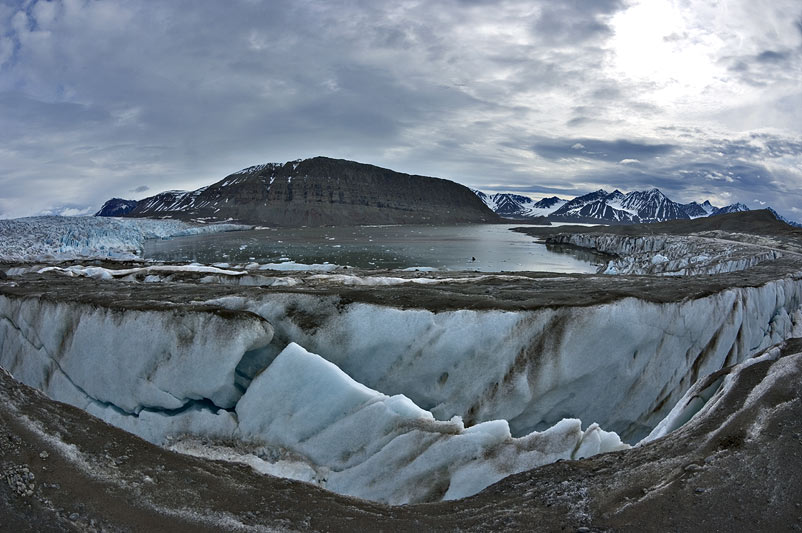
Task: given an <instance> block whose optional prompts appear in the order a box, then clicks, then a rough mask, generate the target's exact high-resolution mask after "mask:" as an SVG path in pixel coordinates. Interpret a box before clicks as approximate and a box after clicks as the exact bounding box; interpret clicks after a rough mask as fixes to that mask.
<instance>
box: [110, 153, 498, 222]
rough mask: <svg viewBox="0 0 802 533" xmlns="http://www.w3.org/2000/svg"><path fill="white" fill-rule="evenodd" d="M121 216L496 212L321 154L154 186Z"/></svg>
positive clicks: (396, 217) (297, 218)
mask: <svg viewBox="0 0 802 533" xmlns="http://www.w3.org/2000/svg"><path fill="white" fill-rule="evenodd" d="M104 207H105V206H104ZM102 211H103V209H101V211H99V212H98V214H99V215H101V216H103V214H102ZM122 216H127V217H144V218H175V219H179V220H195V221H200V222H222V221H237V222H242V223H248V224H258V225H269V226H327V225H354V224H409V223H417V224H444V223H463V222H465V223H470V222H498V221H499V220H500V219H499V216H498V215H496V214H495V213H494V212H493V211H492V210H490V209H489V208H487V207H486V205H485V204H484V203H483V202H482V201H481V200H480V199H479V198H477V196H476V195H475V194H473V193H472V192H471V190H470V189H468V188H467V187H465V186H464V185H460V184H458V183H455V182H453V181H450V180H445V179H441V178H433V177H427V176H419V175H412V174H405V173H401V172H396V171H393V170H390V169H385V168H381V167H377V166H374V165H368V164H364V163H357V162H354V161H347V160H344V159H332V158H328V157H322V156H318V157H313V158H310V159H299V160H295V161H288V162H286V163H266V164H261V165H255V166H252V167H247V168H244V169H242V170H240V171H237V172H234V173H233V174H229V175H228V176H226V177H224V178H223V179H222V180H219V181H217V182H215V183H212V184H211V185H207V186H204V187H200V188H199V189H195V190H194V191H165V192H161V193H159V194H156V195H153V196H150V197H147V198H144V199H142V200H139V201H138V202H136V205H135V206H134V207H133V208H132V209H131V210H130V211H128V212H127V213H124V214H123V215H122Z"/></svg>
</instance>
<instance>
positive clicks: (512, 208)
mask: <svg viewBox="0 0 802 533" xmlns="http://www.w3.org/2000/svg"><path fill="white" fill-rule="evenodd" d="M473 192H474V193H475V194H476V195H477V196H478V197H479V198H480V199H481V200H482V201H483V202H484V203H485V205H487V206H488V207H489V208H490V209H492V210H493V211H494V212H495V213H497V214H498V215H500V216H502V217H504V218H513V219H520V220H527V219H534V218H536V217H546V218H548V220H550V221H554V222H581V223H595V224H599V223H601V224H641V223H651V222H665V221H667V220H682V219H685V220H689V219H694V218H701V217H709V216H714V215H721V214H724V213H736V212H739V211H749V208H748V207H747V206H745V205H744V204H741V203H736V204H731V205H727V206H724V207H716V206H714V205H712V204H711V203H710V202H709V201H705V202H702V203H698V202H691V203H689V204H680V203H677V202H674V201H672V200H671V199H670V198H668V197H667V196H666V195H665V194H663V193H662V192H660V190H659V189H649V190H648V191H632V192H630V193H626V194H624V193H622V192H621V191H619V190H617V189H616V190H615V191H613V192H607V191H605V190H604V189H599V190H598V191H595V192H592V193H589V194H584V195H582V196H577V197H576V198H574V199H572V200H565V199H562V198H558V197H557V196H552V197H551V198H544V199H542V200H539V201H535V200H532V199H531V198H529V197H528V196H522V195H519V194H505V193H499V194H486V193H483V192H481V191H477V190H474V191H473ZM769 211H771V212H772V214H774V216H775V217H777V219H778V220H781V221H783V222H786V223H788V224H790V225H792V226H796V227H802V224H799V223H797V222H793V221H790V220H788V219H786V218H784V217H782V216H780V215H779V214H778V213H777V212H776V211H774V210H773V209H771V208H769Z"/></svg>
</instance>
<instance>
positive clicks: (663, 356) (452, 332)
mask: <svg viewBox="0 0 802 533" xmlns="http://www.w3.org/2000/svg"><path fill="white" fill-rule="evenodd" d="M47 268H51V267H47ZM150 268H151V267H144V270H142V269H139V270H142V271H139V272H138V275H140V276H142V275H145V274H147V275H148V276H150V275H156V274H169V268H172V267H168V271H167V272H158V271H157V270H149V269H150ZM195 268H196V267H192V268H189V270H188V271H189V272H192V270H193V269H195ZM206 268H213V269H218V270H220V271H221V272H220V273H218V274H215V275H216V276H221V277H227V278H231V279H240V278H241V277H242V275H239V271H232V273H231V274H229V273H228V272H227V270H226V269H222V268H219V267H202V268H198V270H201V272H198V275H206V274H207V272H204V270H205V269H206ZM134 270H137V269H134ZM69 272H70V270H69V268H67V269H60V270H59V269H53V270H51V271H50V272H45V273H44V274H45V275H47V274H51V275H56V274H57V273H60V274H61V275H67V274H68V273H69ZM185 272H186V271H185ZM177 273H181V269H178V270H177ZM306 276H307V277H310V278H311V277H315V278H316V277H318V276H331V275H329V274H326V275H321V274H311V275H306ZM112 278H113V279H115V280H114V281H102V278H101V281H100V283H106V284H110V285H108V286H107V287H106V288H105V289H104V290H106V291H108V290H111V289H112V288H113V287H114V286H116V284H120V283H123V284H126V283H129V282H124V281H119V278H116V277H115V276H112ZM73 279H74V281H72V282H71V283H88V282H90V281H81V280H80V278H73ZM277 279H281V278H277ZM292 279H296V280H298V283H306V282H305V279H306V278H304V277H300V278H292ZM519 281H520V280H519ZM322 283H327V281H322ZM173 285H175V284H173ZM125 286H127V287H130V285H125ZM335 286H336V285H335ZM234 290H236V291H239V290H240V289H234ZM242 290H245V291H247V290H248V289H247V288H244V289H242ZM197 294H198V295H202V294H203V292H198V293H197ZM84 300H85V299H84V298H78V299H77V300H76V301H61V300H60V299H59V298H58V297H55V298H54V297H53V296H48V295H38V296H24V297H23V296H19V295H16V294H14V293H13V291H11V292H8V293H6V294H4V295H2V296H1V297H0V366H3V367H4V368H6V369H8V370H10V371H11V372H12V373H13V374H14V375H15V377H16V378H17V379H19V380H20V381H22V382H24V383H26V384H28V385H31V386H34V387H36V388H38V389H40V390H42V391H44V392H45V393H46V394H48V395H49V396H50V397H52V398H54V399H56V400H59V401H64V402H67V403H71V404H73V405H76V406H78V407H81V408H83V409H85V410H86V411H88V412H89V413H91V414H93V415H95V416H98V417H99V418H101V419H103V420H106V421H107V422H109V423H112V424H114V425H117V426H118V427H121V428H123V429H126V430H127V431H130V432H132V433H134V434H137V435H139V436H141V437H143V438H145V439H147V440H149V441H151V442H154V443H157V444H161V445H166V446H172V447H174V449H178V450H182V449H185V450H191V448H192V445H191V444H190V443H191V442H192V439H193V438H194V439H198V438H200V439H206V440H207V441H208V442H210V443H212V444H213V445H215V446H217V453H218V455H220V454H222V455H224V456H226V457H234V458H238V459H236V460H240V461H241V462H244V463H246V464H251V465H254V467H255V468H257V467H258V469H260V471H266V472H271V473H279V474H282V475H289V476H291V477H292V476H295V477H298V478H300V479H303V480H306V481H309V482H313V483H317V484H319V485H322V486H324V487H326V488H328V489H330V490H334V491H337V492H340V493H343V494H349V495H353V496H358V497H361V498H368V499H375V500H379V501H384V502H389V503H408V502H417V501H433V500H437V499H443V498H459V497H463V496H467V495H469V494H473V493H475V492H477V491H479V490H481V489H482V488H484V487H486V486H487V485H489V484H491V483H493V482H495V481H497V480H499V479H501V478H503V477H505V476H507V475H509V474H512V473H514V472H518V471H522V470H526V469H529V468H533V467H535V466H538V465H540V464H545V463H547V462H553V461H555V460H557V459H570V458H578V457H581V456H589V455H592V454H595V453H599V452H604V451H610V450H614V449H620V448H623V447H625V446H626V443H630V444H634V443H637V442H638V441H639V440H641V439H642V438H643V437H646V436H647V435H649V434H650V433H651V432H653V430H654V428H655V427H659V424H660V422H661V420H663V419H665V418H666V416H668V415H671V410H672V408H674V406H675V405H677V404H678V402H679V401H680V400H681V399H682V398H683V395H684V394H686V391H687V390H688V389H689V388H690V387H691V386H692V384H693V383H694V382H696V381H697V380H698V379H699V378H700V377H703V376H705V375H707V374H710V373H713V372H716V371H718V370H719V369H720V368H723V367H726V366H730V365H733V364H738V363H741V362H743V361H746V360H748V359H749V357H751V356H752V355H755V354H756V353H759V352H760V351H761V350H764V349H765V348H766V347H768V346H771V345H773V344H776V343H778V342H781V341H782V340H784V339H786V338H788V337H791V336H799V335H802V326H801V325H802V310H801V307H802V304H801V302H802V274H794V275H787V276H785V277H783V278H781V279H777V280H773V281H770V282H767V283H764V284H762V285H759V286H756V287H733V288H730V289H726V290H723V291H720V292H717V293H714V294H711V295H707V296H704V297H699V298H686V299H681V300H678V301H673V302H663V303H656V302H650V301H648V300H644V299H638V298H631V297H629V298H622V299H619V300H614V301H611V302H608V303H605V304H598V305H589V306H561V307H542V308H535V309H526V310H513V311H510V310H501V309H484V310H469V309H457V310H441V311H437V312H436V311H431V310H427V309H418V308H401V307H393V306H385V305H378V304H371V303H364V302H358V301H357V302H353V301H348V300H344V299H342V298H341V297H340V296H338V295H330V294H308V293H302V292H281V289H278V290H276V289H273V290H271V291H269V292H261V293H248V294H247V295H245V293H243V294H242V295H240V294H234V295H230V296H223V297H215V298H210V299H199V300H198V299H194V300H193V301H192V302H190V303H183V304H171V303H159V302H153V301H152V300H149V299H148V300H145V301H143V302H141V303H136V302H134V303H131V302H128V303H121V304H120V305H115V304H114V303H113V302H109V303H105V304H103V305H99V304H97V303H91V302H87V301H84ZM674 418H682V417H681V416H674ZM580 420H582V421H585V423H584V425H583V423H582V422H580ZM602 428H603V429H602ZM232 443H233V444H232ZM196 449H197V446H196ZM220 450H226V451H225V453H223V451H220ZM254 450H268V451H269V453H267V455H266V456H265V457H267V459H265V458H264V457H262V458H260V456H259V454H255V453H254ZM196 451H197V450H196ZM190 453H192V452H191V451H190ZM262 455H264V454H262Z"/></svg>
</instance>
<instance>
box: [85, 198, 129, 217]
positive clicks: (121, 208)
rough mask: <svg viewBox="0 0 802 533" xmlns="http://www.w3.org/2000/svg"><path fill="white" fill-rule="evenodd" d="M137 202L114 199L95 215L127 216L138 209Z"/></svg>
mask: <svg viewBox="0 0 802 533" xmlns="http://www.w3.org/2000/svg"><path fill="white" fill-rule="evenodd" d="M137 203H138V202H137V201H136V200H124V199H122V198H112V199H111V200H108V201H107V202H106V203H105V204H103V207H101V208H100V210H99V211H98V212H97V213H95V216H96V217H121V216H123V215H127V214H128V213H130V212H131V211H133V209H134V208H135V207H136V204H137Z"/></svg>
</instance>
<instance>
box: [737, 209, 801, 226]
mask: <svg viewBox="0 0 802 533" xmlns="http://www.w3.org/2000/svg"><path fill="white" fill-rule="evenodd" d="M740 205H743V204H740ZM766 211H768V212H769V213H771V214H772V215H774V218H776V219H777V220H779V221H780V222H785V223H786V224H788V225H789V226H793V227H795V228H802V224H800V223H799V222H794V221H793V220H788V219H787V218H785V217H784V216H782V215H781V214H779V213H778V212H777V211H775V210H774V209H772V208H771V207H768V208H766Z"/></svg>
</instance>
